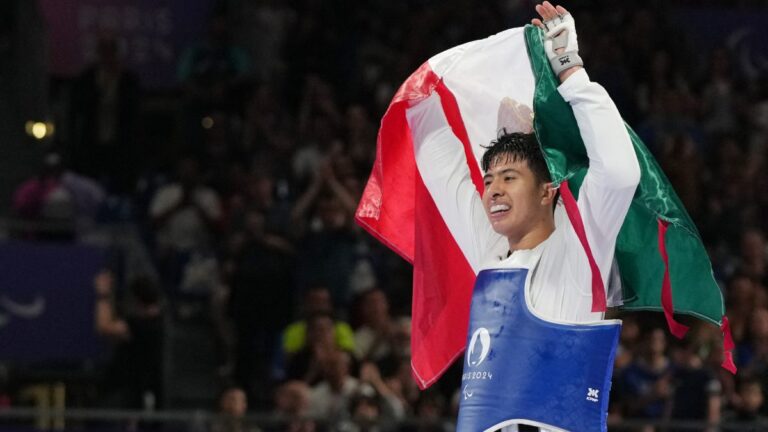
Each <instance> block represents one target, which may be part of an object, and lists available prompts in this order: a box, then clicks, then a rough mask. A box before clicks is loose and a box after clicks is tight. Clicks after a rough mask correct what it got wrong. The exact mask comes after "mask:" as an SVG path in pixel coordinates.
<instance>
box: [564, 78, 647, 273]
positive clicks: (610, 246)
mask: <svg viewBox="0 0 768 432" xmlns="http://www.w3.org/2000/svg"><path fill="white" fill-rule="evenodd" d="M558 91H559V92H560V94H561V95H562V96H563V98H564V99H565V100H566V101H567V102H568V103H570V104H571V107H572V108H573V113H574V115H575V116H576V122H577V123H578V125H579V131H580V133H581V137H582V139H583V140H584V145H585V147H586V149H587V155H588V157H589V170H588V171H587V174H586V176H585V177H584V182H583V184H582V186H581V189H580V191H579V200H578V205H579V212H580V213H581V217H582V219H583V220H584V227H585V230H586V233H587V239H588V240H589V245H590V247H591V249H592V254H593V256H594V258H595V261H596V262H597V265H598V266H599V268H600V273H601V275H602V278H603V282H604V283H605V284H606V285H605V286H606V287H607V286H608V277H609V273H610V271H611V264H612V261H613V252H614V248H615V246H616V237H617V236H618V234H619V230H620V229H621V225H622V223H623V222H624V218H625V217H626V215H627V211H628V210H629V206H630V204H631V202H632V197H633V196H634V194H635V189H636V188H637V185H638V183H639V182H640V165H639V164H638V161H637V156H636V155H635V150H634V147H633V146H632V141H631V140H630V138H629V134H628V133H627V130H626V127H625V126H624V121H623V120H622V119H621V115H620V114H619V111H618V110H617V109H616V106H615V105H614V103H613V101H612V100H611V99H610V97H609V96H608V92H606V91H605V89H604V88H603V87H602V86H600V85H599V84H597V83H594V82H591V81H590V80H589V76H588V75H587V73H586V71H585V70H583V69H582V70H580V71H578V72H576V73H574V74H573V75H571V76H570V77H569V78H568V79H567V80H565V82H564V83H563V84H561V85H560V87H558Z"/></svg>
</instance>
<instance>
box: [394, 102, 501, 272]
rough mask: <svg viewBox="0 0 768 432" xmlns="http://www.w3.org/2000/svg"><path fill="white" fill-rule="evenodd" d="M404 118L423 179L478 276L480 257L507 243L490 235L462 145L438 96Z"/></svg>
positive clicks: (410, 111)
mask: <svg viewBox="0 0 768 432" xmlns="http://www.w3.org/2000/svg"><path fill="white" fill-rule="evenodd" d="M406 116H407V118H408V124H409V126H410V128H411V134H412V136H413V145H414V152H415V155H416V165H417V166H418V169H419V173H420V175H421V178H422V179H423V180H424V184H425V185H426V187H427V189H428V190H429V193H430V195H431V196H432V199H433V200H434V201H435V205H437V208H438V210H440V213H441V214H442V216H443V219H444V220H445V223H446V225H447V226H448V229H449V230H450V232H451V234H453V237H454V239H455V240H456V242H457V243H458V245H459V247H460V248H461V249H462V251H464V256H465V257H466V258H467V261H468V262H469V264H470V265H471V266H472V269H473V270H475V272H478V271H479V269H480V266H481V264H482V261H483V259H484V258H485V257H487V256H488V254H489V253H491V252H492V251H493V250H495V249H496V247H497V246H498V245H502V247H506V246H503V245H505V244H506V240H505V239H504V238H503V237H502V236H500V235H499V234H496V233H495V232H494V231H493V228H492V227H491V224H490V222H489V221H488V218H487V216H486V215H485V210H484V209H483V203H482V200H481V198H480V194H479V193H478V191H477V188H476V187H475V185H474V183H473V182H472V180H471V178H470V173H469V166H468V165H467V159H466V156H465V153H464V149H463V146H462V144H461V141H459V139H458V138H456V136H455V135H454V134H453V131H452V130H451V127H450V126H449V124H448V120H447V119H446V117H445V114H444V112H443V109H442V107H441V104H440V97H439V96H438V95H437V93H433V94H432V95H431V96H429V97H428V98H427V99H426V100H423V101H421V102H419V103H418V104H416V105H415V106H414V107H411V108H409V109H408V110H407V112H406ZM471 162H472V163H474V161H471Z"/></svg>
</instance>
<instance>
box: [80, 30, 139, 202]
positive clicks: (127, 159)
mask: <svg viewBox="0 0 768 432" xmlns="http://www.w3.org/2000/svg"><path fill="white" fill-rule="evenodd" d="M96 51H97V60H96V63H94V64H92V65H90V66H88V67H87V68H86V69H85V70H84V71H83V73H82V74H81V75H80V77H78V79H77V81H76V83H75V86H74V90H73V94H72V108H71V112H72V117H73V122H72V123H73V124H72V130H73V134H74V141H73V146H72V149H71V157H72V165H73V167H74V169H75V170H77V171H78V172H80V173H81V174H84V175H88V176H91V177H94V178H97V179H99V180H102V181H103V182H104V184H105V185H107V187H108V188H109V189H110V190H111V191H114V192H117V193H121V194H126V193H130V192H133V190H134V188H135V181H136V173H137V170H138V168H139V166H138V165H139V163H140V162H141V159H140V158H139V157H138V156H139V155H140V154H141V151H140V150H141V149H140V148H139V147H138V135H139V134H138V131H139V104H140V100H141V92H140V86H139V80H138V77H137V76H136V74H134V73H133V72H131V71H130V70H128V69H126V68H125V66H123V64H122V62H121V61H120V54H119V50H118V41H117V39H116V38H115V37H114V36H109V35H105V36H102V37H101V38H100V39H99V40H98V43H97V50H96Z"/></svg>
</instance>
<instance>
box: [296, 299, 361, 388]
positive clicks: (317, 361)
mask: <svg viewBox="0 0 768 432" xmlns="http://www.w3.org/2000/svg"><path fill="white" fill-rule="evenodd" d="M334 329H335V326H334V320H333V315H331V314H330V313H328V312H322V311H320V312H316V313H315V314H313V315H310V316H309V317H308V318H307V332H306V335H307V342H306V345H305V346H304V348H302V349H300V350H298V351H296V352H295V353H293V354H290V355H288V358H287V360H288V361H287V377H288V378H289V379H299V380H303V381H305V382H307V383H309V384H315V383H317V382H318V381H319V380H320V379H321V378H322V377H323V376H324V369H323V368H324V367H325V366H324V364H325V362H326V360H327V358H328V357H329V356H333V355H335V353H336V351H343V352H349V353H351V349H349V350H345V349H344V348H343V347H342V346H340V345H339V344H338V342H337V340H336V336H335V331H334Z"/></svg>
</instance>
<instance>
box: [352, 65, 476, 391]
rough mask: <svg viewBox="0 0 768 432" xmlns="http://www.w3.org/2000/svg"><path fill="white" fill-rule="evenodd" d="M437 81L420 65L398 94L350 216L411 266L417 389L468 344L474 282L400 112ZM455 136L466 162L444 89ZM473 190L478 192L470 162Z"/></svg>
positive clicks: (458, 119) (459, 123) (450, 98)
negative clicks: (353, 214) (427, 182)
mask: <svg viewBox="0 0 768 432" xmlns="http://www.w3.org/2000/svg"><path fill="white" fill-rule="evenodd" d="M439 83H440V78H439V77H438V76H437V75H436V74H435V73H434V72H433V71H432V69H431V68H430V67H429V63H424V64H423V65H422V66H421V67H420V68H419V69H418V70H417V71H416V72H414V73H413V74H412V75H411V76H410V77H409V78H408V79H407V80H406V82H405V83H403V85H402V86H401V87H400V89H399V90H398V92H397V93H396V94H395V97H394V98H393V99H392V103H391V104H390V106H389V108H388V109H387V113H386V114H385V115H384V117H383V118H382V121H381V128H380V129H379V135H378V140H377V149H376V151H377V153H376V162H375V164H374V168H373V171H372V172H371V177H370V179H369V180H368V184H367V185H366V188H365V191H364V193H363V197H362V199H361V201H360V204H359V206H358V209H357V213H356V220H357V222H358V224H360V225H361V226H362V227H364V228H365V229H366V230H367V231H368V232H370V233H371V234H372V235H373V236H375V237H376V238H377V239H379V240H381V241H382V242H383V243H384V244H386V245H387V246H389V247H390V248H392V249H393V250H395V251H396V252H397V253H399V254H400V255H401V256H402V257H403V258H405V259H406V260H408V261H410V262H412V263H413V278H414V279H413V311H412V334H411V351H412V359H411V368H412V372H413V375H414V377H415V378H416V381H417V383H418V385H419V387H420V388H422V389H424V388H427V387H428V386H430V385H431V384H432V383H434V382H435V381H436V380H437V379H438V378H439V377H440V376H441V375H442V374H443V372H445V370H446V369H447V368H448V367H449V366H450V365H451V364H452V363H453V361H454V360H455V359H456V357H458V356H459V355H461V353H462V351H463V350H464V347H465V345H466V342H467V327H468V325H469V307H470V301H471V297H472V287H473V285H474V280H475V274H474V272H473V270H472V268H471V267H470V266H469V263H468V262H467V260H466V258H465V257H464V254H463V253H462V251H461V249H459V246H458V245H457V244H456V241H455V240H454V238H453V236H452V235H451V233H450V231H449V230H448V227H447V226H446V225H445V222H444V221H443V218H442V216H441V215H440V213H439V211H438V209H437V206H436V205H435V203H434V201H433V200H432V197H431V195H430V194H429V191H428V190H427V188H426V186H425V185H424V182H423V180H422V179H421V176H420V174H419V172H418V168H417V166H416V159H415V156H414V152H413V140H412V138H411V131H410V129H409V127H408V121H407V119H406V116H405V110H406V109H407V108H408V107H409V106H410V105H411V104H413V103H417V102H418V101H419V100H421V99H424V98H426V97H428V96H429V94H430V93H431V92H432V91H434V89H435V88H436V87H437V86H438V84H439ZM441 97H442V98H443V100H448V101H449V102H448V103H447V104H446V106H448V109H449V111H448V112H446V114H447V117H448V119H449V121H451V126H452V127H453V128H454V133H462V131H463V136H464V140H462V142H463V143H465V151H466V152H468V153H467V154H471V148H470V147H469V146H468V143H469V141H468V139H466V130H465V128H464V124H463V121H461V116H460V115H459V112H458V106H457V105H456V101H455V98H454V97H453V95H452V94H450V92H449V91H448V89H447V88H444V89H443V91H442V93H441ZM469 161H472V163H470V164H469V165H470V170H471V171H472V170H474V172H475V173H476V174H473V176H474V177H473V178H475V177H476V178H477V179H478V181H479V182H480V183H478V182H475V184H476V185H477V184H480V185H482V183H481V182H482V179H481V178H480V175H479V174H480V173H479V169H478V167H477V163H476V162H474V157H473V158H472V159H469Z"/></svg>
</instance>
